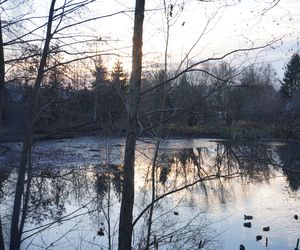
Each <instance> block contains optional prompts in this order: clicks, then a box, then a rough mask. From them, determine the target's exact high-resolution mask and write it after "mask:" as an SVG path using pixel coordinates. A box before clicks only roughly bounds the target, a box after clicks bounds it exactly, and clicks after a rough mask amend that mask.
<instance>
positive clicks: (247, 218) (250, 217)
mask: <svg viewBox="0 0 300 250" xmlns="http://www.w3.org/2000/svg"><path fill="white" fill-rule="evenodd" d="M244 220H253V216H252V215H244Z"/></svg>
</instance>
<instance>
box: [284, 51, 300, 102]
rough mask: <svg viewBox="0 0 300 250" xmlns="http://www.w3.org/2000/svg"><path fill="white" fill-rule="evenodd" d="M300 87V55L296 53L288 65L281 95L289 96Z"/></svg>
mask: <svg viewBox="0 0 300 250" xmlns="http://www.w3.org/2000/svg"><path fill="white" fill-rule="evenodd" d="M299 87H300V56H299V54H294V55H293V56H292V58H291V60H290V62H289V63H288V64H287V65H286V70H285V73H284V78H283V82H281V89H280V91H281V95H282V97H283V98H289V97H292V96H293V95H294V92H295V91H296V90H298V89H299Z"/></svg>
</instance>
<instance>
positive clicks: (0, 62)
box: [0, 17, 5, 128]
mask: <svg viewBox="0 0 300 250" xmlns="http://www.w3.org/2000/svg"><path fill="white" fill-rule="evenodd" d="M4 85H5V63H4V48H3V38H2V22H1V17H0V128H1V126H2V116H3V105H4Z"/></svg>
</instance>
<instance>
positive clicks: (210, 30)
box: [34, 0, 300, 78]
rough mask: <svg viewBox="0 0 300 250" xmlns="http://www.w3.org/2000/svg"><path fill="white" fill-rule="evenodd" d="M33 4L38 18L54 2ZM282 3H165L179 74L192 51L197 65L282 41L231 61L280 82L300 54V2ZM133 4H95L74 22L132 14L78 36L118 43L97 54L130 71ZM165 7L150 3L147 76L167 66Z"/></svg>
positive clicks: (159, 0) (114, 0)
mask: <svg viewBox="0 0 300 250" xmlns="http://www.w3.org/2000/svg"><path fill="white" fill-rule="evenodd" d="M34 1H35V4H34V6H35V8H36V11H37V12H39V13H43V12H44V13H45V14H46V13H47V12H48V8H49V0H47V1H44V0H43V1H42V0H34ZM60 1H61V0H58V3H59V2H60ZM277 2H278V0H212V1H210V0H206V1H198V0H166V4H167V6H170V5H171V4H172V5H173V13H172V14H173V15H172V17H171V18H170V36H169V47H168V63H169V65H170V67H172V68H177V67H178V65H179V63H180V61H181V60H182V58H184V57H185V56H186V55H187V54H188V52H189V51H190V53H189V55H188V59H189V61H190V62H196V61H199V60H203V59H206V58H210V57H216V56H222V55H224V54H225V53H228V52H230V51H232V50H235V49H240V48H251V47H253V46H254V47H255V46H262V45H265V44H268V43H270V42H271V41H274V40H278V41H277V42H276V43H274V44H273V45H272V46H271V47H268V48H267V49H265V50H262V51H255V52H252V53H247V54H245V53H244V54H239V55H235V56H231V57H229V58H226V61H227V62H228V63H230V64H232V65H233V66H237V65H247V64H251V63H257V62H265V63H271V64H272V65H273V67H274V68H275V70H276V71H277V72H278V76H279V77H280V78H281V77H282V75H283V72H284V71H283V67H284V65H285V64H286V63H287V62H288V61H289V59H290V57H291V56H292V54H293V53H295V52H297V50H298V51H299V50H300V44H299V42H300V1H299V0H280V1H279V2H278V3H277ZM134 4H135V1H134V0H96V1H95V2H94V3H93V4H91V5H90V7H89V8H88V9H84V10H82V11H81V12H80V13H78V17H74V18H75V19H76V18H78V20H81V19H82V18H86V17H91V16H101V15H107V14H111V13H114V12H118V11H124V10H127V11H129V12H126V13H123V14H119V15H116V16H113V17H109V18H103V19H99V20H97V21H95V22H91V23H89V24H86V25H85V26H80V27H78V30H76V32H78V33H79V34H87V35H88V34H93V35H97V36H99V37H102V38H110V39H112V40H114V41H113V42H109V43H99V44H97V49H96V50H99V51H101V50H105V49H110V50H111V51H114V53H115V54H117V55H119V58H120V60H121V61H123V64H124V67H125V68H126V70H128V71H130V67H131V66H130V62H131V58H130V55H131V41H132V33H133V11H132V10H133V9H134ZM163 6H164V5H163V0H146V12H145V20H144V46H143V52H144V58H143V62H144V69H145V70H147V69H151V68H157V67H159V66H161V65H162V64H163V62H164V50H165V44H166V17H165V15H164V10H163ZM130 11H131V12H130ZM80 29H81V30H80ZM199 38H200V39H199ZM198 39H199V41H198ZM196 41H198V42H196ZM191 48H193V49H192V50H191ZM104 60H105V61H106V62H107V64H108V66H109V67H111V66H112V64H113V62H114V61H115V60H116V56H106V57H104Z"/></svg>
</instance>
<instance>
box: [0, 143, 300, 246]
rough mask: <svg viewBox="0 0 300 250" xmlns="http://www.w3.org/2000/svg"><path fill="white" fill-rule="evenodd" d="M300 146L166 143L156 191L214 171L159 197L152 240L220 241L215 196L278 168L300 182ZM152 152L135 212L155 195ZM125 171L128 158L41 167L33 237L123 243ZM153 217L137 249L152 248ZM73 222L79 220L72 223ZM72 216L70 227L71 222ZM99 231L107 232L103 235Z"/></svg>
mask: <svg viewBox="0 0 300 250" xmlns="http://www.w3.org/2000/svg"><path fill="white" fill-rule="evenodd" d="M299 149H300V146H299V144H297V143H289V144H281V145H269V144H267V143H257V142H256V143H249V142H247V143H234V142H230V141H223V142H219V143H216V144H214V145H213V146H210V147H195V148H181V149H178V148H172V149H171V150H170V149H168V150H164V149H161V150H160V153H159V156H158V160H157V162H156V176H157V182H156V186H157V187H156V197H160V196H161V195H164V194H165V193H168V192H171V191H172V190H176V189H178V188H181V187H184V186H185V185H189V184H190V183H193V182H196V181H197V180H199V179H201V178H202V179H203V180H204V179H205V177H206V176H213V178H209V180H207V181H201V182H198V183H197V184H195V185H193V186H190V187H188V188H187V189H183V190H181V191H180V192H175V193H173V194H170V195H168V196H166V197H165V198H163V199H161V200H159V201H157V202H156V203H155V206H154V216H153V222H152V227H151V228H152V232H151V235H152V237H151V240H152V241H151V242H152V243H151V246H152V247H153V246H154V245H156V244H159V246H160V247H163V246H168V247H172V248H174V249H188V248H191V249H195V247H196V248H199V246H200V247H204V246H205V247H206V248H205V249H217V248H219V247H220V242H219V241H218V240H217V239H218V238H219V237H218V233H216V232H213V228H212V227H210V226H209V224H210V223H211V221H209V220H207V219H206V217H205V208H209V203H210V202H211V201H210V200H211V199H212V198H211V197H215V199H216V200H217V201H218V202H219V203H221V204H225V203H226V202H227V201H228V200H232V199H234V186H235V185H237V183H240V184H242V185H247V184H248V183H253V182H269V180H270V178H273V177H274V176H275V175H276V173H278V171H279V172H281V173H284V174H285V175H286V176H287V180H288V183H289V186H290V188H291V190H292V191H297V190H298V189H299V185H300V155H299V154H298V152H299ZM147 153H148V157H146V156H143V155H139V156H138V159H139V161H140V162H138V164H137V170H136V171H137V172H136V176H137V182H140V183H143V184H142V185H140V186H139V187H140V188H139V190H138V193H137V196H136V209H135V217H137V216H138V215H139V214H140V212H141V211H143V209H144V208H145V207H146V206H147V205H148V204H149V202H150V200H151V199H150V192H149V191H150V190H151V180H150V178H151V177H150V176H149V174H148V175H147V172H148V173H149V171H150V170H149V169H150V166H151V159H152V158H151V157H152V152H151V150H149V152H147ZM142 162H143V164H141V163H142ZM145 166H149V168H147V167H145ZM122 171H123V167H122V165H118V164H111V163H103V164H98V165H83V166H81V167H74V168H71V167H68V168H67V169H63V168H57V169H55V168H53V167H48V168H47V167H43V168H39V169H37V168H35V170H34V173H33V179H32V185H31V195H30V202H29V207H28V216H27V221H26V228H25V232H24V235H23V238H24V240H25V241H26V242H25V243H26V244H27V245H30V244H33V245H31V246H34V244H35V246H40V247H47V246H54V247H55V246H56V247H63V246H64V247H65V248H70V249H72V247H71V246H73V245H72V244H70V243H69V245H68V244H67V245H66V244H65V243H64V240H65V239H67V236H68V234H70V235H71V234H72V233H73V234H75V233H74V232H76V236H72V237H73V238H72V239H75V241H76V242H77V243H76V244H79V243H80V244H82V246H86V247H87V248H90V247H91V246H93V245H94V246H96V247H100V246H110V248H111V249H114V248H115V247H116V244H117V239H116V236H117V226H116V225H117V222H118V213H119V202H120V193H121V187H122V180H123V177H122ZM145 176H146V178H145ZM14 178H15V171H14V170H13V169H11V168H10V169H8V170H5V169H1V171H0V200H1V203H2V204H1V207H5V208H9V207H10V206H11V201H10V200H9V197H11V195H12V194H11V192H12V190H14V188H13V187H14ZM144 178H145V180H144ZM143 180H144V181H143ZM5 211H6V213H3V212H2V213H1V218H2V222H3V225H4V228H5V232H7V230H8V223H7V221H9V219H8V218H7V211H9V209H8V210H7V209H6V210H5ZM147 218H148V216H147V211H146V213H145V214H144V216H142V219H141V220H139V221H137V222H136V224H135V227H134V232H135V233H134V235H135V236H134V237H135V238H134V244H135V246H136V248H137V249H144V248H145V239H146V233H147V227H148V221H147ZM4 221H5V222H4ZM70 222H73V224H72V226H70ZM68 223H69V224H68ZM66 224H67V225H68V227H64V225H66ZM57 225H60V226H61V227H60V230H66V232H64V234H63V235H64V237H62V236H61V235H59V236H58V235H56V236H55V235H54V236H52V237H49V239H45V236H41V237H43V242H41V240H37V242H38V243H36V241H35V237H36V236H37V235H41V234H43V232H44V230H45V232H46V234H51V233H49V232H50V231H51V230H55V228H57ZM47 230H48V231H47ZM49 230H50V231H49ZM79 232H81V233H79ZM99 232H101V235H103V234H104V236H100V234H99ZM97 233H98V235H97ZM102 233H103V234H102ZM52 234H53V232H52ZM76 237H77V238H76ZM27 238H28V239H27ZM68 240H69V239H68ZM31 241H32V242H31ZM78 242H79V243H78ZM51 244H52V245H51ZM74 244H75V243H74Z"/></svg>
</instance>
